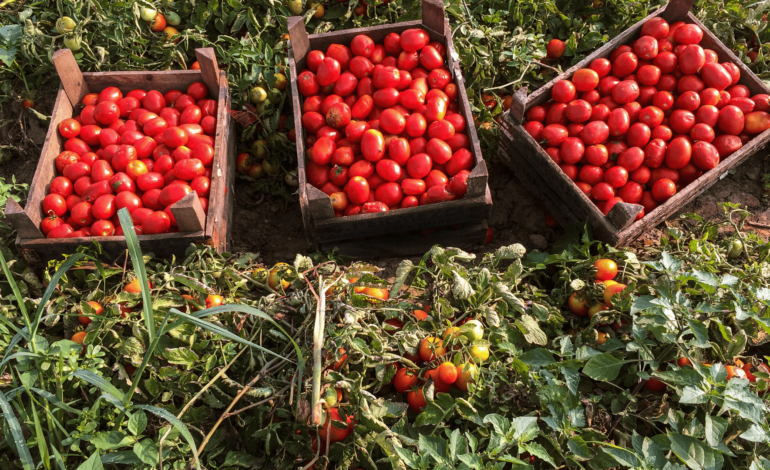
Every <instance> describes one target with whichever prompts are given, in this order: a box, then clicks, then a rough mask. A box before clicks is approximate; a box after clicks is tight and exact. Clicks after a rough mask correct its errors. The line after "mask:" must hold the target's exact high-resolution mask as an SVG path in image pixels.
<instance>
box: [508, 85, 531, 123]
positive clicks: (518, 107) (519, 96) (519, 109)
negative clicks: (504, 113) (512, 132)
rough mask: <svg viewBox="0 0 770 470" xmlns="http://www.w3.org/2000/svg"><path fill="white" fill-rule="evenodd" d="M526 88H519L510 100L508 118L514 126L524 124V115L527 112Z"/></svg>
mask: <svg viewBox="0 0 770 470" xmlns="http://www.w3.org/2000/svg"><path fill="white" fill-rule="evenodd" d="M527 98H528V97H527V87H526V86H524V87H521V88H519V89H518V90H516V92H515V93H514V94H513V97H512V98H511V109H510V111H508V113H509V116H510V117H511V119H513V121H514V122H515V123H516V124H521V123H523V122H524V113H525V112H526V110H527Z"/></svg>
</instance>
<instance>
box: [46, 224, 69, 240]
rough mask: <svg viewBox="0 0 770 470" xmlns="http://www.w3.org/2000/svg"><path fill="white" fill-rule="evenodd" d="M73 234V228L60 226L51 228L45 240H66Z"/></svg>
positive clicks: (66, 225) (64, 225) (65, 225)
mask: <svg viewBox="0 0 770 470" xmlns="http://www.w3.org/2000/svg"><path fill="white" fill-rule="evenodd" d="M73 232H74V230H73V228H72V226H71V225H69V224H61V225H57V226H56V227H54V228H52V229H51V230H50V231H49V232H48V235H46V238H67V237H69V236H70V235H71V234H72V233H73Z"/></svg>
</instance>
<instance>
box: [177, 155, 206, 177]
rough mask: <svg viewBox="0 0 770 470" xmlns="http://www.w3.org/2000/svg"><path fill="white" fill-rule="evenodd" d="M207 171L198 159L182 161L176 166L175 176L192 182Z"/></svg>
mask: <svg viewBox="0 0 770 470" xmlns="http://www.w3.org/2000/svg"><path fill="white" fill-rule="evenodd" d="M205 171H206V170H205V169H204V168H203V163H202V162H201V161H200V160H198V159H197V158H187V159H185V160H180V161H178V162H176V164H175V165H174V176H176V178H177V179H180V180H184V181H192V180H193V179H195V178H197V177H198V176H202V175H203V173H204V172H205Z"/></svg>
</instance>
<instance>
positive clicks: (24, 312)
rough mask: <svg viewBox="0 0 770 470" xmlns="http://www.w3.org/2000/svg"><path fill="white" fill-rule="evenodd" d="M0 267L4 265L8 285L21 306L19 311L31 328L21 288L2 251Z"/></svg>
mask: <svg viewBox="0 0 770 470" xmlns="http://www.w3.org/2000/svg"><path fill="white" fill-rule="evenodd" d="M0 265H2V267H3V273H5V278H6V279H8V284H10V285H11V290H13V295H14V297H16V303H18V304H19V311H20V312H21V314H22V316H23V317H24V321H26V322H27V327H28V328H29V315H27V306H26V305H24V297H22V296H21V291H19V286H18V285H17V284H16V280H15V279H14V278H13V275H12V273H11V270H10V269H8V264H7V263H6V262H5V256H3V251H2V250H0ZM12 328H13V329H14V330H15V331H19V330H18V329H17V328H16V327H15V326H13V327H12Z"/></svg>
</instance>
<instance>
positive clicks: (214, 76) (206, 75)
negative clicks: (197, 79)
mask: <svg viewBox="0 0 770 470" xmlns="http://www.w3.org/2000/svg"><path fill="white" fill-rule="evenodd" d="M195 58H196V59H198V65H200V67H201V69H200V71H201V79H202V80H203V83H205V84H206V86H207V87H208V89H209V98H211V99H215V100H216V99H218V98H219V65H217V56H216V55H215V54H214V48H213V47H202V48H199V49H195Z"/></svg>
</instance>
